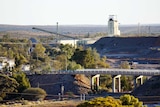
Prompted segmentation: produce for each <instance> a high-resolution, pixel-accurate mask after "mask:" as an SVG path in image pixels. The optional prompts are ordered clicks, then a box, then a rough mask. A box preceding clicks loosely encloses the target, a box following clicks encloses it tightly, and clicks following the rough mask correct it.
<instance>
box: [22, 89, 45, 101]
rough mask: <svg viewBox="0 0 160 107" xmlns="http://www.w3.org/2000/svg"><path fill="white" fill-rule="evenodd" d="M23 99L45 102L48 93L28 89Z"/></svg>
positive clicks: (24, 92) (41, 90)
mask: <svg viewBox="0 0 160 107" xmlns="http://www.w3.org/2000/svg"><path fill="white" fill-rule="evenodd" d="M22 97H23V98H24V99H25V100H43V99H44V98H45V97H46V92H45V91H44V90H43V89H41V88H28V89H26V90H24V91H23V95H22Z"/></svg>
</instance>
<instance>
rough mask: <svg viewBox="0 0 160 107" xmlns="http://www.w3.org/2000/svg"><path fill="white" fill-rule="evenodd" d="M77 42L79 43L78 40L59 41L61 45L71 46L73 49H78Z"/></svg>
mask: <svg viewBox="0 0 160 107" xmlns="http://www.w3.org/2000/svg"><path fill="white" fill-rule="evenodd" d="M77 41H79V40H78V39H61V40H59V44H63V45H66V44H69V45H72V46H73V47H77Z"/></svg>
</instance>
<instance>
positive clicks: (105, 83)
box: [100, 74, 112, 91]
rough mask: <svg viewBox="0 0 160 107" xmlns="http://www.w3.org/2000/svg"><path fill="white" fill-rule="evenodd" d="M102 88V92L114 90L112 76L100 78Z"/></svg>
mask: <svg viewBox="0 0 160 107" xmlns="http://www.w3.org/2000/svg"><path fill="white" fill-rule="evenodd" d="M100 87H101V88H102V90H106V91H110V90H111V89H112V77H111V75H105V74H103V75H101V76H100Z"/></svg>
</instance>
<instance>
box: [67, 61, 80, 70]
mask: <svg viewBox="0 0 160 107" xmlns="http://www.w3.org/2000/svg"><path fill="white" fill-rule="evenodd" d="M67 68H68V70H76V69H82V68H83V67H82V66H81V65H80V64H77V63H76V62H75V61H72V62H69V63H68V67H67Z"/></svg>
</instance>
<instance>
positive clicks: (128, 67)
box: [120, 61, 131, 69]
mask: <svg viewBox="0 0 160 107" xmlns="http://www.w3.org/2000/svg"><path fill="white" fill-rule="evenodd" d="M120 68H122V69H130V68H131V67H130V65H129V62H128V61H123V62H121V64H120Z"/></svg>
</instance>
